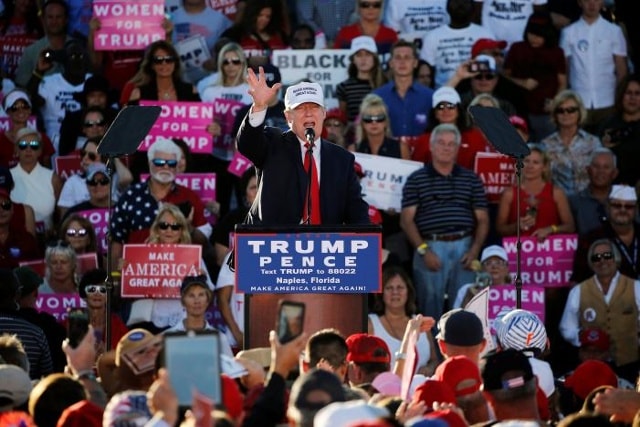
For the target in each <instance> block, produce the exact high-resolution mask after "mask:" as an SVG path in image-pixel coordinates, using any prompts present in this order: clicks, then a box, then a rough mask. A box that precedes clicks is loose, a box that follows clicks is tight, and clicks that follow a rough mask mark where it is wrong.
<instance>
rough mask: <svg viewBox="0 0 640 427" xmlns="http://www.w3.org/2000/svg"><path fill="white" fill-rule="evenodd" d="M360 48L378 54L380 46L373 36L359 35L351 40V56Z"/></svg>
mask: <svg viewBox="0 0 640 427" xmlns="http://www.w3.org/2000/svg"><path fill="white" fill-rule="evenodd" d="M359 50H366V51H367V52H370V53H373V54H374V55H377V54H378V46H377V45H376V41H375V40H374V39H373V37H371V36H358V37H356V38H354V39H353V40H351V48H350V49H349V56H351V55H353V54H355V53H356V52H358V51H359Z"/></svg>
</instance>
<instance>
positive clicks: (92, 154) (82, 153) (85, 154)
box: [80, 150, 98, 162]
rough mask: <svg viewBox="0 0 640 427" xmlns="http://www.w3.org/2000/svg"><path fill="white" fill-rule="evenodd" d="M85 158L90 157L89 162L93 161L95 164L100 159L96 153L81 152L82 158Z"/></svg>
mask: <svg viewBox="0 0 640 427" xmlns="http://www.w3.org/2000/svg"><path fill="white" fill-rule="evenodd" d="M84 156H88V157H89V160H91V161H92V162H95V161H96V159H97V158H98V155H97V154H96V153H92V152H91V151H84V150H82V151H81V152H80V157H81V158H84Z"/></svg>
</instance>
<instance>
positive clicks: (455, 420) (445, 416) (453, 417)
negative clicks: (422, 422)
mask: <svg viewBox="0 0 640 427" xmlns="http://www.w3.org/2000/svg"><path fill="white" fill-rule="evenodd" d="M424 418H425V419H427V420H442V421H445V422H446V423H447V425H448V426H449V427H466V426H468V424H467V422H466V420H465V419H464V418H462V417H461V416H460V415H458V413H457V412H455V411H453V410H451V409H440V410H438V411H433V412H429V413H428V414H426V415H425V416H424Z"/></svg>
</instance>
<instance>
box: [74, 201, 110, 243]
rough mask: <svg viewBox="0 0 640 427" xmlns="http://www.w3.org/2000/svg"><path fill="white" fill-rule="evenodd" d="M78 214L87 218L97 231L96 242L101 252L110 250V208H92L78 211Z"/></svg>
mask: <svg viewBox="0 0 640 427" xmlns="http://www.w3.org/2000/svg"><path fill="white" fill-rule="evenodd" d="M78 215H80V216H82V217H84V218H87V219H88V220H89V222H90V223H91V225H93V229H94V231H95V232H96V242H97V246H98V249H99V250H100V253H103V254H106V253H107V250H108V242H107V233H108V232H109V209H106V208H102V209H90V210H86V211H80V212H78Z"/></svg>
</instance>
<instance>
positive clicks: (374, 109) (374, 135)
mask: <svg viewBox="0 0 640 427" xmlns="http://www.w3.org/2000/svg"><path fill="white" fill-rule="evenodd" d="M359 117H360V123H359V124H358V127H357V128H356V140H357V141H358V143H357V144H356V145H357V148H356V151H357V152H358V153H367V154H373V155H380V156H385V157H393V158H396V159H399V158H400V157H401V154H400V143H399V142H398V140H397V139H394V138H392V137H391V126H390V124H389V113H388V110H387V105H386V104H385V103H384V100H383V99H382V98H381V97H380V96H378V95H376V94H373V93H372V94H369V95H367V96H365V97H364V99H363V100H362V103H361V104H360V114H359Z"/></svg>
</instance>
